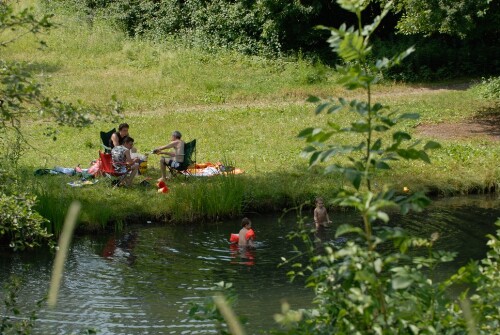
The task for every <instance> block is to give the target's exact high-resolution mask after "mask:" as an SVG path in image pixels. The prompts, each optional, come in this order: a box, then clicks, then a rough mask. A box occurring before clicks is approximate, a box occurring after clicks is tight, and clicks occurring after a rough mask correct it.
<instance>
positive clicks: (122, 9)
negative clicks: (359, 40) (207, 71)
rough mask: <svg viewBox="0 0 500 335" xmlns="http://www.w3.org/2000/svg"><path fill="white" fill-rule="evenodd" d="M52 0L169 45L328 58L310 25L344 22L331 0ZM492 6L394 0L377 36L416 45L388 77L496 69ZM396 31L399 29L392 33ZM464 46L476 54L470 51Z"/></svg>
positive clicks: (368, 13)
mask: <svg viewBox="0 0 500 335" xmlns="http://www.w3.org/2000/svg"><path fill="white" fill-rule="evenodd" d="M386 2H387V0H377V1H368V2H367V3H366V7H367V9H366V10H365V12H364V14H363V15H365V17H367V18H369V19H373V18H374V17H375V16H377V15H378V14H379V13H380V10H379V9H378V8H377V6H376V5H377V4H378V3H386ZM45 3H46V4H47V6H49V7H50V8H51V10H50V12H52V8H54V6H57V5H55V4H54V2H53V1H50V2H49V1H45ZM55 3H56V4H57V3H59V6H64V8H65V9H66V8H68V7H73V8H75V9H76V11H78V12H79V13H83V15H84V16H85V18H87V20H86V22H87V21H88V22H93V23H96V22H99V20H105V21H106V22H109V23H111V22H114V23H117V25H118V26H119V27H121V29H122V30H123V31H125V32H127V34H128V35H129V36H133V37H146V38H150V39H153V40H155V41H161V42H164V41H166V40H168V41H171V40H173V41H174V42H173V43H174V44H175V45H179V44H180V43H179V42H181V44H185V45H189V46H194V47H196V48H201V49H203V50H209V51H212V52H216V51H218V50H220V49H229V50H237V51H238V52H242V53H245V54H251V55H264V56H272V57H274V56H276V55H283V54H286V55H293V56H295V57H303V55H307V58H311V59H321V60H322V62H328V63H329V64H334V63H335V61H336V59H333V61H332V57H331V54H330V53H329V50H328V49H327V46H326V45H325V44H324V43H320V42H319V41H322V40H323V36H324V32H323V31H321V30H313V29H312V27H314V26H315V25H328V26H332V25H333V26H337V25H340V23H342V22H351V20H350V17H349V16H348V14H346V11H343V10H342V9H341V6H340V5H338V4H336V3H335V2H334V1H331V0H310V1H307V2H304V1H296V0H295V1H285V0H279V1H276V0H260V1H248V0H238V1H229V0H216V1H203V0H191V1H180V0H166V1H153V0H148V1H130V0H114V1H94V0H86V1H76V0H72V1H58V2H55ZM499 12H500V11H499V4H498V1H490V0H481V1H475V0H460V1H455V0H446V1H441V0H440V1H438V0H426V1H409V0H398V1H397V2H396V6H393V7H392V9H391V13H388V14H387V16H389V19H388V20H387V21H386V22H385V23H384V25H383V29H382V30H380V31H378V32H377V38H378V39H379V40H380V43H382V44H383V45H386V46H389V47H390V46H391V45H396V46H398V45H399V44H404V43H406V42H405V41H407V39H408V37H412V38H415V39H417V40H418V41H419V42H418V43H419V48H418V50H419V51H418V52H417V53H415V54H414V55H413V56H412V57H411V59H410V61H409V62H406V63H405V64H406V65H405V66H404V67H403V68H399V67H393V68H392V70H391V72H393V73H394V76H393V77H394V78H396V79H398V80H406V79H407V77H410V78H409V79H413V80H415V79H417V80H420V81H422V80H424V81H425V80H429V77H430V76H432V78H431V79H432V80H434V79H441V80H442V79H445V78H457V77H458V78H460V77H463V76H469V75H471V76H477V75H478V74H479V75H496V74H498V72H499V71H500V63H499V62H498V60H497V59H498V57H497V55H498V46H496V45H495V44H494V43H491V42H490V41H495V40H498V39H499V38H500V37H499V35H498V29H497V27H498V25H499V24H500V15H498V13H499ZM395 31H398V32H399V33H402V34H404V35H402V34H394V32H395ZM408 35H412V36H408ZM414 43H415V42H414ZM376 44H378V42H377V43H376ZM420 44H421V45H420ZM443 49H445V50H450V52H447V53H445V54H444V55H443V54H441V52H440V51H442V50H443ZM471 49H474V50H476V53H475V55H476V56H478V55H480V56H479V57H476V58H474V57H472V56H471V53H470V50H471ZM399 50H401V49H399ZM417 57H418V59H415V60H413V59H414V58H417ZM421 72H422V74H421ZM411 77H415V78H411Z"/></svg>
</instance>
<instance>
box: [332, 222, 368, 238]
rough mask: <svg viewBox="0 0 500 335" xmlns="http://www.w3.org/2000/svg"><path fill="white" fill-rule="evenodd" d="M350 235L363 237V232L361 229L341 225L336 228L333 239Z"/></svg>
mask: <svg viewBox="0 0 500 335" xmlns="http://www.w3.org/2000/svg"><path fill="white" fill-rule="evenodd" d="M350 233H356V234H360V235H363V234H364V231H363V229H361V228H359V227H354V226H351V225H348V224H343V225H340V226H339V227H338V228H337V230H336V231H335V237H339V236H342V235H345V234H350Z"/></svg>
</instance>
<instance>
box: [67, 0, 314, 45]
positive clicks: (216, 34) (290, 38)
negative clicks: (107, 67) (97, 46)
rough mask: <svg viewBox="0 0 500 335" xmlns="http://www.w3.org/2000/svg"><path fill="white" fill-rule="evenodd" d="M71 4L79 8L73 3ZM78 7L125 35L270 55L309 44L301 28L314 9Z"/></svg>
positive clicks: (149, 4) (167, 4) (122, 3)
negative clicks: (114, 25) (114, 24)
mask: <svg viewBox="0 0 500 335" xmlns="http://www.w3.org/2000/svg"><path fill="white" fill-rule="evenodd" d="M73 2H74V3H77V5H76V6H75V7H76V8H79V6H80V5H78V3H79V2H78V1H73ZM84 7H85V8H84V10H85V11H87V12H88V13H89V16H90V17H94V16H105V17H107V18H110V19H111V20H113V21H115V22H117V23H118V25H119V26H120V27H122V29H124V30H125V31H126V32H127V33H128V34H129V35H130V36H147V37H151V38H153V39H155V40H162V39H165V38H166V37H170V36H176V37H179V38H180V39H184V40H185V41H187V42H188V43H189V44H194V45H196V46H198V47H203V48H220V47H222V48H230V49H233V50H238V51H241V52H243V53H250V54H258V53H264V54H272V55H276V54H278V53H280V52H281V51H283V50H287V49H290V48H293V47H299V46H300V45H301V44H302V45H303V44H304V43H307V41H308V40H310V39H309V38H308V37H309V36H310V35H311V32H309V33H307V32H305V31H304V27H306V26H310V23H309V21H310V17H311V15H312V14H313V13H314V10H315V8H314V7H313V6H310V5H309V6H308V5H303V4H302V3H301V2H299V1H292V2H290V1H284V0H280V1H276V0H272V1H271V0H262V1H258V2H254V1H246V0H244V1H227V0H215V1H204V0H192V1H179V0H167V1H151V0H150V1H130V0H115V1H90V0H87V1H85V2H84ZM80 10H82V9H81V7H80ZM316 10H317V9H316ZM292 23H293V25H292ZM313 33H314V32H313Z"/></svg>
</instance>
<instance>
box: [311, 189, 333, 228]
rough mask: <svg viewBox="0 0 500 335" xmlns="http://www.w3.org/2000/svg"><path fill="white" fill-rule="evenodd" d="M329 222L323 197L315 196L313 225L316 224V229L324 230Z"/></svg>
mask: <svg viewBox="0 0 500 335" xmlns="http://www.w3.org/2000/svg"><path fill="white" fill-rule="evenodd" d="M331 223H332V221H330V218H329V217H328V212H327V210H326V207H325V204H324V202H323V198H320V197H318V198H316V208H314V225H315V226H316V231H320V230H324V229H325V227H328V225H329V224H331Z"/></svg>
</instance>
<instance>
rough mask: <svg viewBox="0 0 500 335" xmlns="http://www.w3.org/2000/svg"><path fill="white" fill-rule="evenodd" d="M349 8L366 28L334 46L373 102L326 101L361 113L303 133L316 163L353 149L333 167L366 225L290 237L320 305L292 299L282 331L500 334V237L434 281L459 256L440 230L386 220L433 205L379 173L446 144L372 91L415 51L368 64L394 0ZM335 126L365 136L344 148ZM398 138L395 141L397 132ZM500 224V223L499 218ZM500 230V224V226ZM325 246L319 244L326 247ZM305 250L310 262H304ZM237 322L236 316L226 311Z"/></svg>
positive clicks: (339, 32) (332, 107) (342, 196)
mask: <svg viewBox="0 0 500 335" xmlns="http://www.w3.org/2000/svg"><path fill="white" fill-rule="evenodd" d="M338 3H339V4H340V5H341V6H342V7H343V8H344V9H346V10H348V11H350V12H353V13H355V14H356V16H357V18H358V22H359V26H358V28H354V27H351V28H346V27H345V26H342V27H341V28H340V29H329V30H330V31H331V35H332V36H331V38H330V39H329V43H330V46H331V47H332V49H333V50H334V51H335V52H337V53H338V54H339V56H340V57H341V58H342V59H343V60H344V61H345V64H346V65H345V66H343V67H342V68H341V69H340V71H341V72H342V73H343V77H342V78H341V79H340V80H341V82H342V83H343V84H344V85H345V86H346V88H348V89H358V88H361V89H363V90H364V91H365V92H366V99H367V100H366V101H358V100H352V101H346V100H345V99H344V98H339V99H338V102H333V101H324V102H321V101H320V100H319V99H318V98H311V99H310V100H311V101H315V102H320V104H319V106H318V107H317V109H316V112H317V113H322V112H327V113H328V114H335V113H341V112H342V111H344V110H347V111H348V112H351V113H353V114H354V115H355V116H356V117H357V118H358V119H357V120H356V117H353V118H352V120H354V121H352V122H351V124H350V126H348V127H344V128H342V127H340V126H338V125H337V124H335V122H333V121H328V123H327V125H328V129H329V130H328V131H325V130H323V129H319V128H308V129H305V130H304V131H302V132H301V134H300V136H301V137H303V138H304V139H305V140H306V141H307V142H308V144H309V146H308V147H307V148H306V149H305V150H304V154H305V155H308V156H309V155H310V164H311V165H312V164H316V163H318V162H327V161H329V160H332V159H338V158H337V156H338V155H348V157H349V160H348V162H347V163H346V164H340V163H337V164H331V165H328V166H327V167H326V172H327V173H328V172H330V173H331V172H335V173H338V172H340V173H342V174H343V175H344V176H345V178H346V179H347V180H348V181H349V182H350V185H348V186H344V187H341V189H340V191H339V192H338V194H337V196H336V197H335V199H334V201H333V202H334V203H335V204H337V205H339V206H343V207H351V208H354V209H355V210H356V211H358V212H359V213H360V216H361V218H362V222H363V225H362V226H361V227H359V226H352V225H341V226H339V227H338V228H337V231H336V237H343V238H344V239H345V241H346V242H345V244H344V245H342V243H340V241H339V240H336V241H334V242H333V243H331V242H328V243H324V244H323V243H322V241H319V240H311V238H310V234H311V231H309V230H308V229H305V228H304V224H303V223H304V222H303V221H301V220H299V222H298V223H299V226H298V227H299V230H298V231H297V232H293V233H291V234H290V237H291V238H298V239H299V240H300V241H301V243H302V245H304V244H305V246H306V249H305V250H304V252H303V253H302V254H300V255H296V256H294V257H293V258H291V259H285V258H282V259H283V262H284V264H291V270H290V271H289V273H288V274H289V276H290V277H291V279H292V280H293V279H295V278H297V277H305V278H306V283H307V286H308V287H310V288H312V289H313V290H314V293H315V298H314V300H313V303H314V307H313V308H309V309H300V310H291V309H290V307H289V306H288V305H287V304H284V305H283V307H282V313H281V314H278V315H276V316H275V319H276V321H277V322H278V323H279V324H280V325H281V326H282V329H280V330H277V331H274V332H273V333H276V334H325V335H326V334H466V333H469V334H492V333H495V332H496V333H498V329H499V328H498V326H499V324H500V313H499V311H500V306H499V305H498V303H499V301H500V300H499V295H498V289H499V288H500V280H498V276H497V275H495V273H498V270H499V263H498V260H499V255H500V254H499V251H500V248H499V242H498V238H497V237H493V236H490V242H489V244H490V246H491V247H492V250H491V252H490V253H489V254H488V257H487V259H485V260H484V261H483V262H482V264H481V266H478V264H476V263H471V264H470V265H468V266H467V267H464V268H462V269H460V270H459V272H458V274H457V275H456V276H454V277H452V278H451V279H450V280H447V281H443V282H437V281H436V280H434V274H435V270H436V268H437V267H439V265H440V264H441V263H444V262H449V261H451V260H452V259H453V257H454V254H453V253H450V252H446V251H439V250H435V249H434V248H433V247H434V243H435V242H436V241H437V240H438V239H439V234H438V233H433V234H432V235H431V236H429V237H412V236H409V235H408V234H407V233H406V232H405V231H404V230H402V229H399V228H394V227H390V226H388V225H386V223H388V222H389V220H390V218H389V215H388V214H387V211H388V210H389V209H391V210H393V209H399V210H400V211H401V212H402V213H403V214H404V213H407V212H408V211H410V210H416V211H419V210H421V209H423V208H424V207H425V206H426V205H428V204H429V202H430V201H429V199H428V198H426V197H425V195H424V194H423V193H415V194H411V195H410V194H404V193H403V194H401V193H400V192H397V191H396V190H394V189H391V188H389V187H383V188H382V189H381V190H378V191H374V190H373V189H372V183H374V181H375V180H377V174H378V173H377V172H378V171H379V170H388V169H390V168H391V165H390V164H391V163H392V162H393V161H395V160H399V159H406V160H422V161H424V162H430V160H429V157H428V155H427V151H428V150H429V149H436V148H439V147H440V146H439V144H437V143H435V142H427V143H426V144H425V145H422V144H421V143H420V142H419V141H416V142H410V141H411V136H410V134H408V133H406V132H402V131H393V132H392V136H390V137H388V136H383V134H384V133H387V132H390V131H391V130H392V128H393V127H395V126H396V125H397V124H398V122H400V121H402V120H404V119H407V118H416V117H417V115H411V114H402V115H397V114H395V113H389V112H387V108H386V107H384V106H382V105H381V104H379V103H373V102H372V100H371V98H372V95H371V88H372V85H374V84H375V83H376V82H377V81H378V73H379V72H380V71H382V70H383V69H387V68H389V67H391V66H393V65H396V64H398V63H399V62H400V61H401V60H402V59H403V58H404V57H405V56H407V55H408V54H409V53H410V52H411V51H412V50H411V49H410V50H407V51H405V52H403V53H401V54H399V55H396V56H395V57H393V58H391V59H387V58H384V59H380V60H377V61H376V62H374V63H370V62H369V61H367V59H368V55H369V54H370V51H371V48H370V45H369V43H368V39H369V37H370V35H371V34H372V33H373V31H374V30H375V28H376V27H377V25H378V24H379V23H380V21H381V20H382V18H383V17H384V16H385V14H387V12H388V10H389V6H390V3H389V4H388V5H387V6H386V7H385V8H384V10H383V11H382V14H381V15H380V17H378V18H376V19H375V22H374V23H373V24H371V25H367V26H362V24H361V13H362V11H363V10H364V9H365V8H366V6H367V2H366V1H363V0H351V1H348V0H339V1H338ZM335 133H346V134H356V135H357V136H358V137H361V138H362V139H361V140H360V141H359V142H358V143H357V144H355V145H351V146H347V145H344V146H339V145H337V144H331V143H329V139H330V138H331V136H332V135H333V134H335ZM388 138H389V139H390V140H389V144H387V145H386V144H385V142H386V141H387V139H388ZM497 224H498V225H499V226H500V222H498V223H497ZM498 234H499V236H500V230H499V231H498ZM318 242H319V245H320V247H319V248H318V247H317V245H318ZM303 256H305V257H306V260H305V261H303V259H304V258H303ZM457 283H466V284H467V285H468V286H469V287H470V290H466V291H465V292H464V293H462V294H461V295H460V297H459V298H458V299H457V298H456V297H454V296H453V295H452V294H450V288H451V287H452V286H453V285H455V284H457ZM221 312H223V309H221ZM225 321H226V322H227V323H228V325H230V324H231V323H234V319H233V320H230V318H229V316H225Z"/></svg>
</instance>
